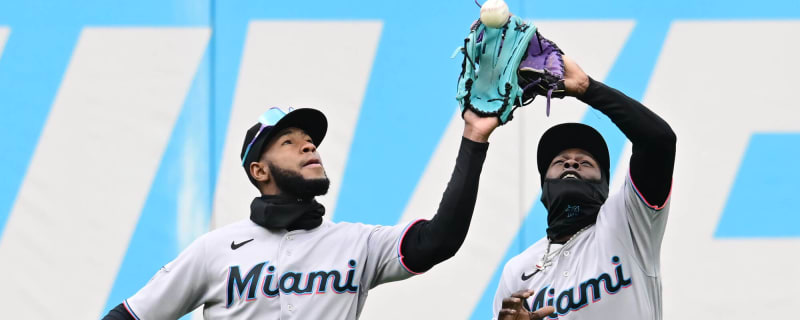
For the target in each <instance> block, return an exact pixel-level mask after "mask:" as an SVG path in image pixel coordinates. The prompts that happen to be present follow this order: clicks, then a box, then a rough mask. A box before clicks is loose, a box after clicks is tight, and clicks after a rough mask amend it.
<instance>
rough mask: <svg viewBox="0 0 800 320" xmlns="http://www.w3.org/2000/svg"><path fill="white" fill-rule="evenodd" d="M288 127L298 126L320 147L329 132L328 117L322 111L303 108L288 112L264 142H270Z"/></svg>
mask: <svg viewBox="0 0 800 320" xmlns="http://www.w3.org/2000/svg"><path fill="white" fill-rule="evenodd" d="M287 128H298V129H301V130H303V131H305V133H306V134H308V135H309V136H310V137H311V140H312V141H314V145H316V146H317V147H319V145H320V144H321V143H322V140H323V139H324V138H325V134H326V133H327V132H328V119H327V118H326V117H325V115H324V114H323V113H322V112H321V111H319V110H316V109H311V108H303V109H297V110H294V111H292V112H289V113H287V114H286V115H285V116H284V117H283V118H282V119H281V120H279V121H278V123H276V124H275V126H274V127H272V130H270V131H269V133H267V135H266V136H265V137H264V144H268V143H269V141H272V139H273V138H274V137H275V135H277V134H278V133H280V132H281V131H283V130H284V129H287ZM262 151H263V150H262Z"/></svg>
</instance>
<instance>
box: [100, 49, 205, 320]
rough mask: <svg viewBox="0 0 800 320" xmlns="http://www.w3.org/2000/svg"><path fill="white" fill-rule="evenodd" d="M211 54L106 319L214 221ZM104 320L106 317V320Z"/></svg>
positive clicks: (180, 120)
mask: <svg viewBox="0 0 800 320" xmlns="http://www.w3.org/2000/svg"><path fill="white" fill-rule="evenodd" d="M209 71H210V69H209V55H208V50H207V51H206V55H205V56H204V58H203V60H202V61H201V63H200V64H199V65H198V67H197V69H196V71H195V77H194V80H193V83H192V85H191V87H190V89H189V92H188V93H187V95H186V98H185V100H184V105H183V107H182V109H181V113H180V115H179V117H178V119H177V121H176V123H175V127H174V128H173V130H172V134H171V136H170V140H169V143H168V144H167V148H166V150H165V151H164V155H163V158H162V160H161V164H160V166H159V168H158V171H157V172H156V175H155V179H154V180H153V184H152V186H151V188H150V192H149V194H148V196H147V200H146V202H145V204H144V207H143V208H142V213H141V216H140V217H139V221H138V224H137V225H136V229H135V230H134V232H133V236H132V237H131V240H130V243H129V245H128V250H127V251H126V253H125V256H124V258H123V260H122V263H121V265H120V268H119V271H118V273H117V277H116V281H115V282H114V285H113V286H112V288H111V292H110V293H109V295H108V298H107V299H106V305H105V308H104V309H103V314H106V313H108V311H109V310H111V309H113V308H114V307H115V306H116V305H118V304H119V303H120V302H121V301H123V299H126V298H129V297H131V296H132V295H133V294H134V293H136V292H137V291H139V289H141V288H142V287H143V286H144V285H145V284H146V283H147V281H148V280H149V279H150V278H151V277H153V275H155V274H156V272H157V271H158V270H159V268H161V267H162V266H163V265H165V264H167V263H168V262H170V261H172V260H173V259H175V257H177V256H178V254H179V253H180V252H181V251H182V250H183V249H184V248H185V247H186V246H187V245H189V244H190V243H191V242H192V241H194V239H195V238H197V237H199V236H200V235H202V234H204V233H206V232H207V231H208V229H209V222H210V220H211V201H210V199H212V198H213V189H210V187H209V183H208V181H209V176H210V175H211V174H212V171H211V170H210V165H209V157H208V154H209V148H210V145H209V143H208V142H209V140H210V132H209V130H208V129H209V126H208V123H209V121H210V118H209V117H210V114H211V113H210V110H209V105H210V104H209V97H210V96H209V83H210V81H209V78H210V72H209ZM101 316H102V315H101Z"/></svg>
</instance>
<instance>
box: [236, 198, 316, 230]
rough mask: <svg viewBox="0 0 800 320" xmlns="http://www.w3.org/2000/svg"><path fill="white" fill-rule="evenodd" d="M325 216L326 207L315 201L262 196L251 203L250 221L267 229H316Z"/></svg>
mask: <svg viewBox="0 0 800 320" xmlns="http://www.w3.org/2000/svg"><path fill="white" fill-rule="evenodd" d="M324 215H325V207H324V206H322V205H321V204H320V203H319V202H317V201H316V200H314V199H310V200H303V199H297V198H293V197H285V196H271V195H262V196H261V197H258V198H255V199H253V202H251V203H250V220H252V221H253V222H255V223H256V224H257V225H260V226H262V227H264V228H267V229H286V230H289V231H292V230H298V229H305V230H308V229H314V228H316V227H318V226H319V225H320V224H322V216H324Z"/></svg>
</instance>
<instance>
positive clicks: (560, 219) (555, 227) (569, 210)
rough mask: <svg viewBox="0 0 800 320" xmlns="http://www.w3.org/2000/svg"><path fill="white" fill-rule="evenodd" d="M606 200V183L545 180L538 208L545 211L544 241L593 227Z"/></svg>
mask: <svg viewBox="0 0 800 320" xmlns="http://www.w3.org/2000/svg"><path fill="white" fill-rule="evenodd" d="M606 198H608V183H606V182H605V181H586V180H576V179H545V180H544V183H543V184H542V204H544V207H545V208H547V237H548V238H550V240H553V239H558V238H560V237H563V236H566V235H572V234H574V233H575V232H578V230H581V229H583V228H584V227H586V226H588V225H590V224H593V223H595V221H597V214H598V212H600V206H602V205H603V203H604V202H605V201H606Z"/></svg>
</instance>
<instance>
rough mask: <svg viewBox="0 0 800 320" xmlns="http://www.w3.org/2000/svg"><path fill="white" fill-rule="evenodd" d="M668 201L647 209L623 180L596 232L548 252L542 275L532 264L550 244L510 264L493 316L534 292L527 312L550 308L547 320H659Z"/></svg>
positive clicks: (530, 250)
mask: <svg viewBox="0 0 800 320" xmlns="http://www.w3.org/2000/svg"><path fill="white" fill-rule="evenodd" d="M668 203H669V200H668V201H667V204H665V205H664V207H661V208H657V207H654V206H651V205H649V204H648V203H647V202H646V201H645V200H644V198H642V197H641V196H640V194H639V192H638V191H637V190H636V187H635V186H634V184H633V182H632V181H631V180H630V177H629V176H628V177H626V179H625V185H624V186H623V188H622V190H621V191H620V192H618V193H616V194H614V195H612V196H611V197H609V198H608V199H607V200H606V202H605V204H603V206H602V207H601V208H600V212H599V214H598V217H597V223H596V224H595V225H594V226H592V227H589V228H588V229H586V230H585V231H583V232H582V233H580V234H578V235H577V236H576V237H575V238H574V239H572V241H570V242H568V243H567V244H565V245H563V246H560V245H555V244H554V245H551V248H550V252H551V254H552V253H554V252H555V253H557V254H554V255H553V257H552V260H551V261H552V265H550V266H549V267H547V268H546V269H545V270H544V271H538V269H537V268H536V267H535V265H536V264H537V263H538V262H539V261H540V260H541V259H542V255H544V253H545V251H546V250H547V245H548V240H547V238H543V239H541V240H539V241H538V242H536V243H535V244H533V245H532V246H531V247H529V248H528V249H526V250H525V251H524V252H522V253H521V254H519V255H517V256H516V257H514V258H512V259H511V260H509V261H508V263H507V264H506V266H505V268H504V269H503V275H502V276H501V278H500V285H499V287H498V288H497V293H496V294H495V297H494V313H493V317H497V313H498V312H499V311H500V309H501V306H502V301H503V299H504V298H507V297H510V296H511V294H512V293H515V292H517V291H520V290H533V291H534V293H533V295H532V296H531V297H530V298H528V300H527V301H526V302H525V303H526V306H527V307H528V308H529V309H530V310H537V309H539V308H542V307H545V306H553V307H554V308H555V309H556V312H555V313H553V314H551V315H550V317H549V319H564V320H578V319H592V320H596V319H637V320H642V319H661V312H662V308H661V278H660V274H659V269H660V268H659V256H660V252H661V239H662V238H663V235H664V227H665V226H666V223H667V213H668V211H669V206H668Z"/></svg>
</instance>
